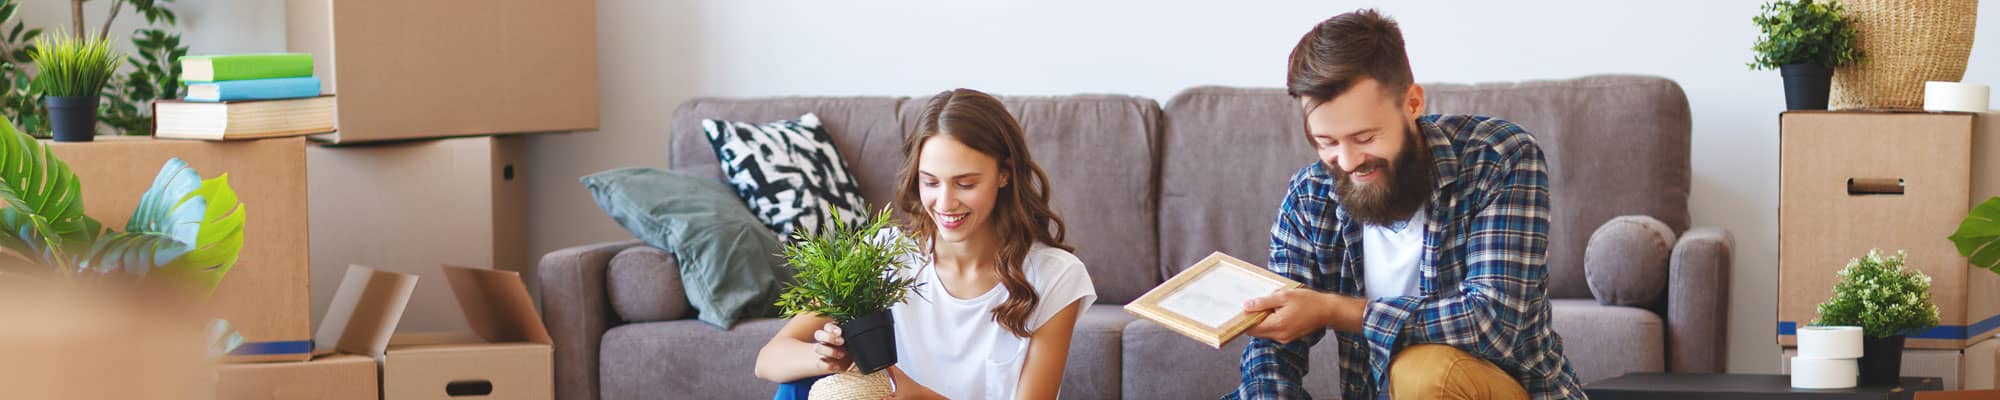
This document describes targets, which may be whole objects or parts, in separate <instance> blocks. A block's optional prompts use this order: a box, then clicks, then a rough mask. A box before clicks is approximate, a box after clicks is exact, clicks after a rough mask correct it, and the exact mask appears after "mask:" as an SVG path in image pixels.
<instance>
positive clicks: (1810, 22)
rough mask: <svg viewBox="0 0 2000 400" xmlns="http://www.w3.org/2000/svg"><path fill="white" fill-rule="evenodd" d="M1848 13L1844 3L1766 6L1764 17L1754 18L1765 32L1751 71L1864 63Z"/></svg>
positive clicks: (1756, 47) (1804, 1) (1809, 1)
mask: <svg viewBox="0 0 2000 400" xmlns="http://www.w3.org/2000/svg"><path fill="white" fill-rule="evenodd" d="M1846 13H1847V11H1846V9H1844V8H1843V7H1841V6H1840V3H1815V2H1813V0H1801V1H1799V2H1796V3H1795V2H1791V1H1786V0H1780V1H1778V2H1775V3H1770V4H1765V5H1764V7H1763V13H1762V14H1760V15H1758V16H1756V17H1752V18H1750V21H1751V22H1755V23H1756V24H1757V28H1758V29H1760V30H1762V31H1763V32H1764V36H1763V37H1760V38H1758V39H1757V44H1755V45H1753V46H1751V49H1753V50H1756V51H1757V55H1756V58H1755V59H1754V60H1753V61H1751V62H1750V68H1751V69H1775V68H1778V67H1779V66H1782V65H1787V64H1820V65H1825V66H1827V67H1838V66H1842V65H1847V64H1853V63H1859V62H1861V61H1862V60H1863V56H1862V54H1861V49H1859V48H1856V47H1855V38H1856V37H1857V35H1858V34H1857V33H1856V32H1855V30H1854V21H1853V20H1851V19H1849V18H1847V16H1846Z"/></svg>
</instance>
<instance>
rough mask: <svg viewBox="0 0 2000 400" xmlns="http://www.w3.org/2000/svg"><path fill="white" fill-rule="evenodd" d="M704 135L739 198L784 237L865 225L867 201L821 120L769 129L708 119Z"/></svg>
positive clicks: (805, 118)
mask: <svg viewBox="0 0 2000 400" xmlns="http://www.w3.org/2000/svg"><path fill="white" fill-rule="evenodd" d="M701 127H702V132H703V133H705V134H707V135H708V143H709V146H710V147H711V148H713V149H714V150H715V158H716V159H717V160H720V161H722V173H723V176H725V177H727V178H728V180H729V184H730V185H731V186H735V187H736V195H737V196H738V197H742V198H743V201H744V202H745V203H746V204H748V205H749V206H750V211H751V212H752V213H754V214H756V216H757V219H758V220H761V221H763V222H764V225H765V226H767V227H770V228H771V231H773V232H777V233H778V234H779V235H780V236H782V237H785V238H791V237H792V235H794V234H796V233H801V232H804V233H815V232H819V230H820V229H821V228H822V227H828V226H832V224H833V221H834V218H835V217H836V213H837V215H838V218H839V219H840V220H841V221H842V222H845V223H847V224H850V225H857V224H861V223H864V222H865V219H864V218H865V217H866V215H867V214H866V213H867V211H868V210H867V206H866V200H863V199H862V198H861V186H860V185H859V184H857V183H855V181H854V175H853V174H852V173H849V172H848V168H847V160H845V159H843V158H841V157H840V150H839V149H836V148H834V146H833V138H832V137H831V136H828V135H827V133H826V130H825V129H824V128H821V127H820V122H819V116H817V115H813V114H810V113H808V114H806V115H804V116H800V117H799V119H798V120H797V121H777V122H770V123H765V124H761V125H759V124H752V123H747V122H736V121H724V120H715V119H707V120H702V121H701Z"/></svg>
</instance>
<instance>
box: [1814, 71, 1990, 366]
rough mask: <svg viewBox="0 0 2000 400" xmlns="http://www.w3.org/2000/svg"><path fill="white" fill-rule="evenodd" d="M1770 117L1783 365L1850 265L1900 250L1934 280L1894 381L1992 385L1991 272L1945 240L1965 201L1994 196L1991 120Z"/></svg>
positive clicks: (1817, 114)
mask: <svg viewBox="0 0 2000 400" xmlns="http://www.w3.org/2000/svg"><path fill="white" fill-rule="evenodd" d="M1779 121H1780V122H1779V132H1780V133H1779V135H1780V139H1779V164H1780V167H1779V169H1780V172H1779V174H1780V180H1781V182H1780V186H1781V189H1780V195H1779V197H1780V199H1779V205H1778V223H1779V238H1778V293H1779V294H1778V326H1777V333H1778V335H1777V339H1778V343H1779V344H1780V345H1783V346H1786V347H1787V349H1786V350H1785V351H1784V354H1783V355H1781V356H1782V357H1784V358H1783V359H1784V360H1790V359H1791V357H1790V356H1791V355H1792V354H1793V353H1794V352H1795V350H1793V349H1790V348H1789V347H1790V346H1793V345H1795V344H1796V337H1795V336H1794V333H1795V332H1796V331H1797V329H1798V327H1800V326H1803V325H1806V324H1810V323H1811V322H1812V320H1813V318H1814V317H1815V316H1817V315H1818V310H1817V306H1818V304H1819V303H1820V302H1823V301H1826V299H1828V298H1830V297H1832V295H1833V286H1834V283H1835V282H1838V280H1839V277H1838V276H1837V275H1836V274H1835V272H1837V271H1839V270H1840V269H1841V268H1842V267H1844V266H1846V264H1847V261H1848V260H1849V259H1851V258H1855V257H1860V256H1862V255H1864V254H1866V253H1867V252H1868V251H1869V249H1875V248H1879V249H1882V250H1883V251H1885V252H1894V251H1897V250H1904V251H1907V252H1908V255H1909V259H1908V265H1909V266H1910V267H1912V268H1916V269H1918V270H1921V271H1923V272H1924V273H1925V274H1928V275H1930V277H1931V279H1932V281H1931V296H1932V301H1933V302H1935V303H1936V304H1937V306H1938V311H1939V320H1940V324H1939V326H1938V327H1936V328H1932V329H1929V330H1926V331H1924V332H1921V333H1918V334H1915V335H1910V336H1909V337H1908V340H1907V342H1906V344H1905V348H1906V349H1907V350H1905V352H1904V354H1903V375H1904V376H1934V377H1940V378H1943V380H1944V385H1945V388H1946V389H1960V388H1963V389H1990V388H1993V384H1994V380H1995V370H1994V364H1995V360H1996V357H2000V340H1993V338H1994V337H1995V335H1996V334H2000V275H1996V274H1995V273H1993V272H1991V271H1987V270H1985V269H1982V268H1978V267H1974V266H1972V265H1970V264H1969V263H1967V261H1966V259H1965V258H1964V257H1961V256H1959V254H1958V250H1957V249H1956V248H1955V247H1954V246H1953V245H1952V243H1951V241H1950V240H1948V239H1946V238H1947V237H1948V236H1950V235H1951V233H1952V232H1953V231H1954V230H1956V229H1957V228H1958V225H1959V222H1960V221H1961V220H1962V219H1964V218H1965V215H1966V213H1967V212H1968V210H1971V208H1972V206H1973V205H1975V204H1978V203H1979V202H1980V201H1983V200H1985V199H1986V198H1988V197H1992V196H1995V195H2000V165H1994V163H1995V162H1996V161H2000V113H1986V114H1972V113H1926V112H1824V111H1794V112H1787V113H1785V114H1783V115H1782V116H1780V117H1779ZM1784 367H1785V368H1784V372H1785V373H1790V368H1789V367H1790V365H1788V364H1786V365H1784Z"/></svg>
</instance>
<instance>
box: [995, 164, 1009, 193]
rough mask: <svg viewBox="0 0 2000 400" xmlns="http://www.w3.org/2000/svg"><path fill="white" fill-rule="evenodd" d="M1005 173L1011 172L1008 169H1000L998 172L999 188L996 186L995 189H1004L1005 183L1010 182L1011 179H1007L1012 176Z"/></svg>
mask: <svg viewBox="0 0 2000 400" xmlns="http://www.w3.org/2000/svg"><path fill="white" fill-rule="evenodd" d="M1007 171H1011V170H1010V169H1005V168H1002V169H1001V170H1000V186H996V188H999V189H1005V188H1007V182H1008V181H1012V179H1008V178H1010V177H1012V176H1010V175H1008V174H1007Z"/></svg>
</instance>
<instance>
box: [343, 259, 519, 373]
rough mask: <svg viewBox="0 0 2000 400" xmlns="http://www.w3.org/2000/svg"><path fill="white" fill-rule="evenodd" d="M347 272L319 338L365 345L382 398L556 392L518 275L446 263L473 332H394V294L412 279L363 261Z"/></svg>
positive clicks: (348, 349) (345, 344)
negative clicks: (377, 364)
mask: <svg viewBox="0 0 2000 400" xmlns="http://www.w3.org/2000/svg"><path fill="white" fill-rule="evenodd" d="M350 271H352V272H351V273H350V274H349V275H348V279H345V280H344V281H346V282H348V283H349V284H346V285H343V286H342V287H341V288H340V289H339V292H340V293H342V294H343V296H340V297H341V299H342V301H340V302H336V303H335V304H334V305H333V308H332V309H331V310H329V311H328V313H327V315H329V316H330V319H329V321H326V322H325V323H324V324H323V325H322V327H321V329H320V334H321V335H320V337H319V338H318V339H317V340H318V341H320V342H321V343H329V342H332V343H339V345H338V346H337V347H338V348H339V349H340V351H343V352H351V351H355V350H364V351H368V352H370V353H372V355H375V356H376V359H378V360H381V363H382V370H381V371H382V398H383V399H384V400H421V399H446V398H451V397H461V396H471V397H480V396H483V397H480V398H487V399H547V398H550V397H551V396H554V395H555V373H554V358H553V357H554V351H553V347H551V346H552V345H551V343H553V341H552V340H550V339H549V333H548V330H547V329H545V328H544V327H543V326H542V321H541V317H540V316H539V315H537V314H536V313H535V308H534V302H533V300H531V299H530V298H529V297H528V288H527V285H526V284H525V283H523V282H522V281H521V276H520V274H518V273H514V272H510V271H495V270H490V269H481V268H467V267H452V266H446V267H444V268H443V275H444V276H445V280H446V281H448V282H449V284H450V285H449V286H450V287H451V291H452V293H453V295H454V296H455V297H457V298H458V300H459V301H458V304H460V305H461V306H462V307H464V308H463V314H462V316H463V317H464V318H465V320H466V321H467V322H468V324H469V325H470V326H471V327H472V332H471V333H470V334H466V333H453V334H435V333H432V334H402V335H393V336H392V332H393V331H394V330H395V325H396V323H395V322H394V321H396V320H399V319H400V316H398V315H395V313H396V312H397V311H398V310H400V309H402V308H401V307H395V306H394V305H395V304H397V303H400V301H398V299H397V296H398V293H401V294H403V295H407V293H408V292H407V291H406V289H403V288H407V286H404V285H403V283H406V282H408V283H414V279H416V278H414V277H411V276H410V275H407V274H397V273H390V272H381V271H371V270H368V269H367V268H362V267H352V268H350ZM357 276H358V277H357ZM355 283H370V284H367V285H360V284H355ZM363 286H365V287H363ZM385 288H387V289H395V290H382V289H385ZM349 294H358V295H349ZM368 304H378V305H389V306H387V307H367V306H365V305H368ZM334 316H339V317H340V318H344V319H347V320H348V321H351V322H349V323H347V324H344V325H345V326H342V325H343V324H339V323H337V322H336V321H333V320H331V318H332V317H334ZM382 321H388V322H387V323H386V324H384V323H380V322H382ZM383 344H386V346H384V345H383ZM363 347H366V349H363Z"/></svg>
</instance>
